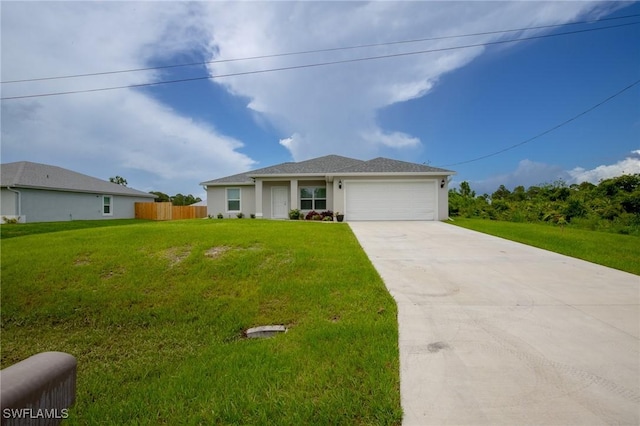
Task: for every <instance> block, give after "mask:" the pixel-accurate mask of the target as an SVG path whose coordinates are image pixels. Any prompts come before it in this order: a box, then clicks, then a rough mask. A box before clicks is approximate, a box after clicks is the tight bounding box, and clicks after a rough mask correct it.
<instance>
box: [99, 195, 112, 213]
mask: <svg viewBox="0 0 640 426" xmlns="http://www.w3.org/2000/svg"><path fill="white" fill-rule="evenodd" d="M102 215H103V216H113V197H111V195H103V196H102Z"/></svg>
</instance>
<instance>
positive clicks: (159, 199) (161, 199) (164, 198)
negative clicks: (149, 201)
mask: <svg viewBox="0 0 640 426" xmlns="http://www.w3.org/2000/svg"><path fill="white" fill-rule="evenodd" d="M149 194H153V195H155V196H156V198H155V200H154V201H155V202H156V203H168V202H170V201H171V197H169V196H168V195H167V194H165V193H164V192H160V191H151V192H149Z"/></svg>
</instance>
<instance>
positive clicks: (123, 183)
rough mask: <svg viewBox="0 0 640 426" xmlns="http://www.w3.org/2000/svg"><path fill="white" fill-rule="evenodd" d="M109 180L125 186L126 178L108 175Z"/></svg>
mask: <svg viewBox="0 0 640 426" xmlns="http://www.w3.org/2000/svg"><path fill="white" fill-rule="evenodd" d="M109 182H111V183H115V184H118V185H122V186H127V180H126V179H125V178H123V177H122V176H116V177H110V178H109Z"/></svg>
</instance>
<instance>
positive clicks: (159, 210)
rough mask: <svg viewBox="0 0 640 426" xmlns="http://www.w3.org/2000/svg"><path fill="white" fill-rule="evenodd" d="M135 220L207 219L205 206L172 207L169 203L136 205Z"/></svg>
mask: <svg viewBox="0 0 640 426" xmlns="http://www.w3.org/2000/svg"><path fill="white" fill-rule="evenodd" d="M135 209H136V219H151V220H179V219H200V218H203V217H207V207H206V206H174V205H172V204H171V203H136V204H135Z"/></svg>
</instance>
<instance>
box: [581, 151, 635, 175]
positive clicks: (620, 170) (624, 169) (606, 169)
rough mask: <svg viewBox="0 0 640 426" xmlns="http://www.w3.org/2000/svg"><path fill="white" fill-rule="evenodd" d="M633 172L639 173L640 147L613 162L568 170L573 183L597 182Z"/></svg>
mask: <svg viewBox="0 0 640 426" xmlns="http://www.w3.org/2000/svg"><path fill="white" fill-rule="evenodd" d="M635 173H640V149H638V150H635V151H631V154H630V155H629V156H628V157H626V158H625V159H624V160H621V161H618V162H617V163H615V164H609V165H600V166H598V167H595V168H593V169H591V170H585V169H584V168H582V167H576V168H574V169H573V170H570V171H569V172H568V174H569V176H570V177H571V181H572V182H573V183H580V182H591V183H598V182H599V181H601V180H602V179H609V178H612V177H616V176H621V175H625V174H635Z"/></svg>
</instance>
